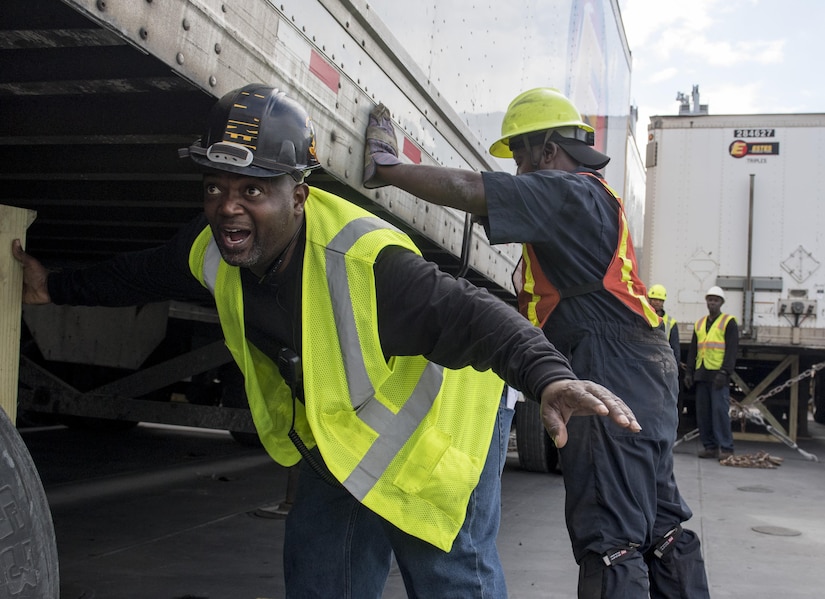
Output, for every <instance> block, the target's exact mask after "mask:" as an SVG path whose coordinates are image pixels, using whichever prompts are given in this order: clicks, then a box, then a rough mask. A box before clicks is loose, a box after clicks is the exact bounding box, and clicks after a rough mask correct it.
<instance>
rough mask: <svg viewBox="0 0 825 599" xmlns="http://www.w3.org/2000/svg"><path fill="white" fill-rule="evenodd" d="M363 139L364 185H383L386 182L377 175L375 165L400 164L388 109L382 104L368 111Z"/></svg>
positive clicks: (371, 186)
mask: <svg viewBox="0 0 825 599" xmlns="http://www.w3.org/2000/svg"><path fill="white" fill-rule="evenodd" d="M364 141H365V143H364V187H366V188H368V189H374V188H376V187H383V186H385V185H387V184H386V183H385V182H383V181H382V180H381V179H380V177H378V174H377V172H376V168H375V167H376V166H377V165H378V166H393V165H396V164H401V161H400V160H399V159H398V143H397V142H396V139H395V127H394V126H393V124H392V119H391V115H390V111H389V109H388V108H387V107H386V106H384V105H383V104H379V105H378V106H376V107H375V108H373V109H372V112H370V115H369V119H368V121H367V131H366V134H365V140H364Z"/></svg>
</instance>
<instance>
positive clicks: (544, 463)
mask: <svg viewBox="0 0 825 599" xmlns="http://www.w3.org/2000/svg"><path fill="white" fill-rule="evenodd" d="M515 422H516V448H517V450H518V463H519V466H521V468H522V469H524V470H527V471H528V472H545V473H547V472H555V471H556V470H557V469H558V467H559V451H558V449H556V446H555V444H554V443H553V440H552V439H551V438H550V435H548V434H547V431H546V430H544V424H542V422H541V405H540V404H539V403H538V402H535V401H531V400H527V401H520V402H518V403H517V404H516V415H515Z"/></svg>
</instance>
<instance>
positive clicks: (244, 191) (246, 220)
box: [203, 171, 306, 276]
mask: <svg viewBox="0 0 825 599" xmlns="http://www.w3.org/2000/svg"><path fill="white" fill-rule="evenodd" d="M305 199H306V186H305V185H303V184H300V185H296V184H295V182H294V180H293V179H292V178H290V177H289V176H288V175H282V176H280V177H274V178H271V179H260V178H257V177H249V176H246V175H237V174H234V173H227V172H223V171H215V172H210V173H207V174H206V175H204V178H203V210H204V213H205V214H206V219H207V220H208V221H209V226H210V227H211V229H212V235H213V236H214V237H215V241H216V242H217V244H218V249H219V250H220V252H221V256H222V257H223V259H224V260H225V261H226V262H227V263H228V264H231V265H233V266H243V267H245V268H249V269H250V270H251V271H252V272H253V273H255V274H256V275H257V276H264V275H265V274H266V271H267V268H268V267H269V266H270V265H271V264H272V263H273V262H274V261H275V259H276V258H278V256H279V255H280V254H281V252H283V251H284V248H286V246H287V245H288V244H289V242H290V240H291V239H292V236H293V234H294V233H295V231H296V230H297V228H298V227H299V226H300V224H301V219H302V218H303V212H304V201H305Z"/></svg>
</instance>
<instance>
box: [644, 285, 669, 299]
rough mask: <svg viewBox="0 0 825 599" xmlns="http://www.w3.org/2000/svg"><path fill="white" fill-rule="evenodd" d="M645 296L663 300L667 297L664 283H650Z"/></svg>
mask: <svg viewBox="0 0 825 599" xmlns="http://www.w3.org/2000/svg"><path fill="white" fill-rule="evenodd" d="M647 297H649V298H650V299H657V300H662V301H665V300H666V299H667V289H665V286H664V285H659V284H658V283H657V284H656V285H651V286H650V289H648V290H647Z"/></svg>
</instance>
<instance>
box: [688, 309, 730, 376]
mask: <svg viewBox="0 0 825 599" xmlns="http://www.w3.org/2000/svg"><path fill="white" fill-rule="evenodd" d="M731 320H734V318H733V316H731V315H730V314H724V313H723V314H720V315H719V317H718V318H717V319H716V322H714V323H713V326H712V327H710V330H709V331H708V330H707V321H708V317H707V316H703V317H702V318H700V319H699V320H697V321H696V324H695V325H693V331H694V332H695V333H696V369H697V370H698V369H699V368H700V367H701V366H702V365H703V364H704V366H705V370H719V369H720V368H722V363H723V362H724V361H725V330H726V329H727V328H728V323H729V322H730V321H731Z"/></svg>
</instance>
